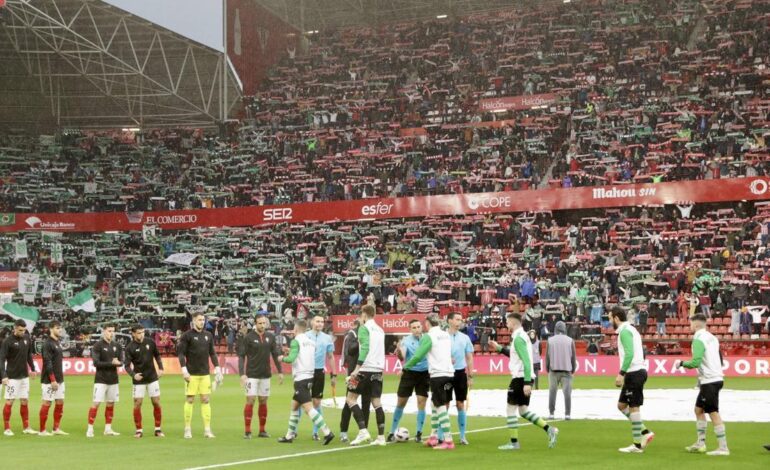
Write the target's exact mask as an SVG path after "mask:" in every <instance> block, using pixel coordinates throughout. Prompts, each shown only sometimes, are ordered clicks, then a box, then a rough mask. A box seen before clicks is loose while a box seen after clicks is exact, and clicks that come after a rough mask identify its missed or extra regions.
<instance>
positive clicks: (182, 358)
mask: <svg viewBox="0 0 770 470" xmlns="http://www.w3.org/2000/svg"><path fill="white" fill-rule="evenodd" d="M205 324H206V317H205V316H204V315H203V314H202V313H196V314H194V315H193V317H192V326H193V327H192V329H191V330H188V331H186V332H185V333H184V334H183V335H182V337H181V338H179V347H178V351H179V365H180V366H181V367H182V377H184V380H185V382H186V384H185V395H186V397H187V399H186V401H185V404H184V438H185V439H192V429H191V424H192V414H193V402H194V401H195V396H196V395H200V402H201V417H202V418H203V428H204V430H203V437H205V438H209V439H210V438H213V437H214V434H213V433H212V432H211V405H210V404H209V397H210V396H211V376H210V375H209V374H210V373H211V370H210V368H209V359H211V362H212V363H213V364H214V367H215V369H214V370H215V373H216V379H217V382H218V383H221V382H222V371H221V369H220V368H219V361H218V360H217V355H216V352H215V351H214V335H212V334H211V333H209V332H208V331H205V330H204V329H203V326H204V325H205Z"/></svg>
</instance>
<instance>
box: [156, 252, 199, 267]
mask: <svg viewBox="0 0 770 470" xmlns="http://www.w3.org/2000/svg"><path fill="white" fill-rule="evenodd" d="M197 257H198V254H197V253H174V254H173V255H171V256H169V257H168V258H166V259H165V260H163V262H164V263H169V264H178V265H180V266H190V265H191V264H193V261H195V259H196V258H197Z"/></svg>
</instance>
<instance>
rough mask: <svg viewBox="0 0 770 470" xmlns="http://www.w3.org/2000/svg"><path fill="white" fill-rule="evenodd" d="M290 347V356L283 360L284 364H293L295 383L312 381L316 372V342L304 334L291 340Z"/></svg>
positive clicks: (292, 370)
mask: <svg viewBox="0 0 770 470" xmlns="http://www.w3.org/2000/svg"><path fill="white" fill-rule="evenodd" d="M290 347H291V349H290V351H289V355H288V356H286V357H284V358H283V362H286V363H288V364H291V375H292V377H294V381H295V382H298V381H300V380H308V379H312V378H313V373H314V372H315V342H314V341H313V340H311V339H310V338H308V336H307V335H306V334H305V333H302V334H299V335H297V336H295V337H294V339H293V340H291V346H290Z"/></svg>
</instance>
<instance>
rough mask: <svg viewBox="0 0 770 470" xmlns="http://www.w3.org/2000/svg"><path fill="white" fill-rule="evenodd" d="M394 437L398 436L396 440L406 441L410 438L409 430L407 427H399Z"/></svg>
mask: <svg viewBox="0 0 770 470" xmlns="http://www.w3.org/2000/svg"><path fill="white" fill-rule="evenodd" d="M393 437H395V438H396V442H406V441H408V440H409V430H408V429H406V428H398V430H396V433H395V434H394V435H393Z"/></svg>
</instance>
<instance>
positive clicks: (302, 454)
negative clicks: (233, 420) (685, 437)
mask: <svg viewBox="0 0 770 470" xmlns="http://www.w3.org/2000/svg"><path fill="white" fill-rule="evenodd" d="M555 421H560V420H553V421H548V422H549V423H551V422H555ZM531 425H532V423H524V424H520V425H519V427H522V426H531ZM506 428H507V426H495V427H493V428H483V429H473V430H470V431H467V432H466V434H471V433H474V432H486V431H497V430H499V429H506ZM367 448H370V446H369V445H364V446H348V447H336V448H334V449H324V450H314V451H310V452H300V453H297V454H284V455H274V456H272V457H262V458H259V459H251V460H240V461H238V462H227V463H218V464H214V465H206V466H204V467H190V468H186V469H184V470H208V469H210V468H222V467H235V466H236V465H246V464H250V463H260V462H271V461H273V460H285V459H292V458H295V457H305V456H308V455H321V454H331V453H333V452H343V451H346V450H355V449H367Z"/></svg>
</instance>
